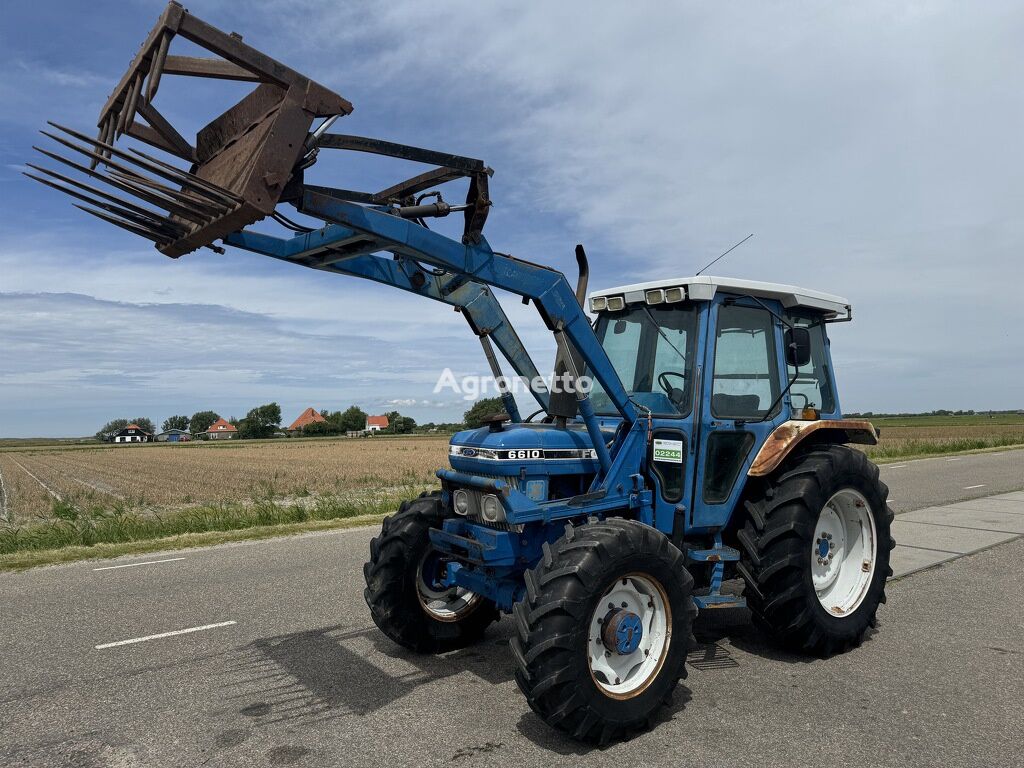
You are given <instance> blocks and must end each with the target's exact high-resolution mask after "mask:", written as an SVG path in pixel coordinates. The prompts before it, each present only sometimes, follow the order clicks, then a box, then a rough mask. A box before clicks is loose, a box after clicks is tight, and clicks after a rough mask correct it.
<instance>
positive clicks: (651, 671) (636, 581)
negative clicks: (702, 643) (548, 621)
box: [587, 573, 672, 699]
mask: <svg viewBox="0 0 1024 768" xmlns="http://www.w3.org/2000/svg"><path fill="white" fill-rule="evenodd" d="M609 622H615V625H616V626H622V625H624V624H628V625H629V627H630V628H636V627H639V629H640V637H639V642H636V640H635V637H634V635H633V633H630V635H629V638H630V640H631V641H632V642H631V644H630V646H629V647H630V650H629V652H626V653H620V652H618V651H617V650H613V649H612V648H610V647H609V645H608V643H606V637H607V632H608V626H609ZM587 640H588V642H587V645H588V656H589V660H590V675H591V677H592V678H593V679H594V682H595V683H596V684H597V687H598V689H599V690H601V692H602V693H604V694H605V695H607V696H609V697H611V698H613V699H628V698H632V697H633V696H638V695H639V694H640V693H642V692H643V690H644V689H645V688H647V686H648V685H650V683H651V681H652V680H654V678H655V677H657V676H658V672H659V671H660V670H661V667H662V665H663V664H664V662H665V657H666V655H667V654H668V649H669V645H670V644H671V641H672V613H671V609H670V608H669V605H668V598H667V597H666V595H665V590H664V589H663V588H662V586H661V585H660V584H659V583H658V582H657V581H655V580H654V579H652V578H651V577H649V576H645V575H641V574H637V573H631V574H627V575H626V576H623V577H621V578H619V579H617V580H616V581H615V583H614V584H612V585H611V587H609V588H608V590H607V591H606V592H605V593H604V595H603V596H602V597H601V599H600V601H598V604H597V607H596V608H595V610H594V612H593V614H592V615H591V617H590V626H589V631H588V635H587ZM633 645H635V649H633V648H632V646H633Z"/></svg>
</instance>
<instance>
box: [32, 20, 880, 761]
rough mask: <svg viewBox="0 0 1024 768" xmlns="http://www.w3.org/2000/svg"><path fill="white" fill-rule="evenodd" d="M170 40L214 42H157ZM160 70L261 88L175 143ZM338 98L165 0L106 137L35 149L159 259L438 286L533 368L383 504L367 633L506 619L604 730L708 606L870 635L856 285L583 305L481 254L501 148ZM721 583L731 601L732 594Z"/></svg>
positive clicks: (562, 282) (583, 727) (874, 487)
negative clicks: (457, 218) (514, 304)
mask: <svg viewBox="0 0 1024 768" xmlns="http://www.w3.org/2000/svg"><path fill="white" fill-rule="evenodd" d="M178 38H184V39H185V40H187V41H188V42H190V43H191V44H193V45H194V46H198V47H200V48H203V49H206V50H207V51H209V52H210V53H212V54H213V56H212V57H196V56H179V55H173V54H172V53H171V52H170V50H171V48H172V46H173V45H174V44H175V42H176V40H177V39H178ZM170 77H200V78H212V79H222V80H230V81H241V82H249V83H252V84H253V88H252V91H251V92H250V93H249V94H248V95H247V96H245V97H244V98H243V99H242V100H241V101H239V102H238V103H237V104H235V105H234V106H231V107H230V108H229V109H227V110H226V111H225V112H224V113H223V114H221V115H220V116H218V117H216V118H215V119H214V120H213V121H212V122H210V123H209V124H208V125H206V126H205V127H203V128H202V129H200V130H199V131H198V133H197V135H196V137H195V140H194V141H190V140H188V139H186V138H185V137H184V136H183V135H182V133H181V132H180V131H179V130H178V129H176V128H175V127H174V126H173V125H172V124H171V123H170V121H168V119H167V118H165V117H164V115H163V114H162V113H161V112H159V111H158V110H157V108H156V107H155V106H154V100H155V98H156V96H157V93H158V90H159V88H160V85H161V84H162V83H164V82H166V81H167V79H168V78H170ZM351 111H352V105H351V104H350V103H349V102H348V101H346V100H345V99H344V98H342V97H341V96H338V95H337V94H335V93H334V92H332V91H331V90H330V89H328V88H327V87H325V86H323V85H321V84H319V83H317V82H315V81H313V80H311V79H309V78H308V77H306V76H304V75H301V74H299V73H298V72H295V71H294V70H292V69H290V68H288V67H286V66H285V65H283V64H281V63H279V62H277V61H275V60H274V59H271V58H270V57H268V56H267V55H265V54H263V53H261V52H259V51H257V50H256V49H254V48H252V47H251V46H249V45H248V44H247V43H245V42H243V40H242V38H241V37H240V36H238V35H236V34H234V33H232V34H226V33H224V32H221V31H220V30H218V29H216V28H214V27H212V26H210V25H208V24H206V23H205V22H203V21H201V20H199V19H197V18H196V17H195V16H193V15H191V14H190V13H188V11H186V10H185V9H184V8H182V7H181V6H180V5H178V4H177V3H173V2H172V3H171V4H170V5H168V7H167V9H166V10H165V12H164V14H163V15H162V16H161V18H160V20H159V22H158V24H157V26H156V27H155V28H154V29H153V31H152V32H151V33H150V35H149V37H147V39H146V41H145V42H144V43H143V45H142V47H141V49H140V50H139V52H138V53H137V54H136V56H135V59H134V60H133V61H132V63H131V65H130V67H129V69H128V72H127V73H126V74H125V75H124V77H123V78H122V79H121V81H120V83H119V84H118V85H117V87H116V88H115V90H114V92H113V93H112V94H111V96H110V98H109V99H108V100H107V102H106V104H105V105H104V106H103V108H102V110H101V112H100V115H99V119H98V121H97V128H98V131H96V132H93V133H85V132H81V131H77V130H74V129H71V128H65V127H62V126H60V125H57V124H51V125H52V126H53V128H54V130H53V131H49V130H48V131H44V133H45V134H46V135H47V136H48V137H49V138H50V139H51V140H52V141H53V142H54V143H55V144H56V147H55V149H58V150H60V149H62V150H63V153H62V152H58V151H54V150H53V149H44V148H38V149H39V150H40V151H41V152H42V153H43V154H44V155H46V156H47V157H49V158H50V159H52V160H54V161H57V162H59V163H60V164H61V165H62V166H64V167H63V168H62V169H61V170H59V171H58V170H54V169H51V168H49V167H44V166H39V165H35V164H30V165H31V168H32V171H31V172H29V173H28V174H27V175H29V176H31V177H32V178H34V179H36V180H38V181H40V182H42V183H44V184H47V185H49V186H51V187H54V188H56V189H58V190H60V191H63V192H65V193H67V194H69V195H71V196H72V197H74V198H76V199H77V200H78V201H79V202H81V203H84V205H80V206H79V207H81V208H83V210H86V211H87V212H89V213H91V214H93V215H95V216H98V217H99V218H101V219H104V220H105V221H108V222H110V223H112V224H114V225H116V226H118V227H120V228H122V229H124V230H127V231H129V232H131V233H132V234H135V235H139V236H141V237H144V238H146V239H148V240H151V241H152V242H153V243H154V245H155V247H156V248H157V250H158V251H160V252H161V253H163V254H165V255H166V256H169V257H171V258H179V257H181V256H184V255H186V254H189V253H192V252H194V251H196V250H198V249H200V248H209V249H212V250H213V251H216V252H218V253H219V252H223V250H222V249H223V246H230V247H234V248H241V249H245V250H248V251H251V252H254V253H257V254H263V255H266V256H270V257H272V258H275V259H280V260H282V261H287V262H290V263H293V264H296V265H300V266H304V267H309V268H311V269H318V270H321V271H324V272H333V273H338V274H343V275H350V276H353V277H361V278H365V279H369V280H373V281H375V282H378V283H382V284H385V285H391V286H394V287H396V288H400V289H402V290H404V291H408V292H410V293H415V294H419V295H422V296H424V297H427V298H430V299H433V300H435V301H440V302H444V303H446V304H448V305H451V306H452V307H454V308H455V309H456V310H457V311H459V312H461V313H462V315H463V316H464V317H465V318H466V320H467V322H468V324H469V327H470V329H471V331H472V332H473V334H475V335H476V336H477V337H478V339H479V341H480V343H481V345H482V347H483V352H484V355H485V358H486V360H487V363H488V365H489V367H490V370H491V372H492V374H493V375H494V376H495V377H499V378H500V377H501V376H502V368H501V364H500V362H499V359H498V355H497V354H496V352H495V350H494V347H497V350H498V351H499V352H500V353H501V354H502V356H503V357H504V358H505V360H506V361H507V363H508V365H509V366H510V367H511V369H512V371H513V373H514V375H515V376H516V377H520V378H521V379H522V380H524V381H527V382H530V383H531V387H530V393H531V395H532V396H533V397H534V399H536V401H537V407H538V409H539V410H538V411H537V412H536V413H534V414H533V416H530V417H527V418H525V419H524V418H523V417H522V416H521V415H520V413H519V410H518V405H517V402H516V400H515V398H514V397H513V396H512V393H511V392H510V391H508V390H504V391H503V395H502V396H503V402H504V405H505V409H506V410H505V412H504V413H500V414H495V415H494V416H493V417H492V418H491V419H489V420H488V423H487V424H486V425H485V426H484V427H481V428H479V429H470V430H465V431H462V432H459V433H458V434H456V435H455V436H454V437H453V438H452V440H451V444H450V450H449V467H447V468H443V469H440V470H438V472H437V477H438V480H439V485H440V488H439V490H437V491H435V492H433V493H429V494H425V495H424V496H422V497H420V498H418V499H413V500H410V501H408V502H406V503H405V504H403V505H402V507H401V508H400V509H399V510H398V512H397V513H396V514H395V515H392V516H391V517H388V518H386V519H385V520H384V523H383V526H382V530H381V532H380V534H379V535H378V536H377V537H376V538H374V539H373V541H372V542H371V544H370V557H369V561H368V562H367V563H366V565H365V567H364V575H365V580H366V589H365V597H366V602H367V605H368V607H369V611H370V616H371V617H372V619H373V621H374V623H375V624H376V625H377V626H378V627H379V628H380V630H381V631H382V632H383V633H384V634H385V635H387V636H388V637H390V638H391V639H392V640H394V641H395V642H396V643H398V644H399V645H400V646H404V647H405V648H407V649H410V650H411V651H413V652H417V653H442V652H445V651H450V650H453V649H457V648H461V647H464V646H467V645H469V644H471V643H474V642H477V641H478V640H480V638H481V637H482V636H483V634H484V633H485V631H486V630H487V628H488V626H489V625H490V624H491V623H493V622H494V621H496V620H497V619H498V618H499V617H500V615H501V614H502V613H505V614H511V616H512V622H513V624H514V627H515V630H514V633H513V636H512V639H511V642H510V645H511V655H512V660H513V665H514V668H515V679H516V682H517V683H518V685H519V687H520V689H521V690H522V692H523V693H524V695H525V696H526V698H527V701H528V703H529V705H530V707H531V708H532V709H533V710H534V711H535V712H536V713H537V714H538V715H539V716H540V717H541V718H542V719H543V720H545V721H546V722H547V723H549V724H550V725H552V726H553V727H555V728H557V729H559V730H561V731H563V732H565V733H567V734H569V735H570V736H572V737H573V738H576V739H579V740H581V741H585V742H596V743H605V742H608V741H610V740H615V739H619V738H623V737H626V736H628V735H629V734H631V733H632V732H634V731H636V730H638V729H640V728H646V727H650V726H651V725H652V724H653V723H654V722H655V720H656V718H657V716H658V711H659V709H660V707H661V706H662V705H663V704H664V703H665V702H666V701H668V700H669V697H670V696H671V694H672V691H673V689H674V688H675V687H676V685H677V683H678V681H679V679H680V678H682V677H685V675H686V668H685V661H686V655H687V652H688V650H689V648H690V644H691V642H692V625H693V621H694V617H695V615H696V613H697V610H698V609H701V610H713V609H720V608H730V607H733V608H735V607H741V606H748V607H749V609H750V611H751V614H752V616H753V619H754V621H755V622H756V623H757V624H758V625H759V626H760V627H761V628H762V629H763V630H764V631H765V633H766V634H767V635H768V636H769V637H770V638H771V639H772V640H773V641H775V642H776V643H778V644H779V645H781V646H783V647H785V648H787V649H789V650H791V651H795V652H799V653H805V654H810V655H817V656H829V655H831V654H834V653H838V652H843V651H846V650H849V649H851V648H854V647H856V646H858V645H860V643H861V642H862V640H863V639H864V637H865V635H866V634H867V632H868V631H869V628H870V627H872V626H874V624H875V619H876V611H877V609H878V606H879V604H880V603H882V602H884V600H885V592H884V590H885V582H886V577H887V576H889V575H891V573H892V571H891V570H890V568H889V553H890V550H891V549H892V547H893V541H892V537H891V535H890V523H891V521H892V512H891V510H890V509H889V508H888V506H887V502H886V499H887V495H888V494H887V489H886V487H885V485H884V484H883V483H882V482H881V481H880V480H879V476H878V469H877V468H876V467H875V466H874V465H873V464H872V463H871V462H870V461H868V459H867V458H866V457H865V455H864V454H863V453H862V452H859V451H857V450H854V449H853V448H851V447H850V444H851V443H864V444H873V443H875V442H877V433H876V431H875V430H874V428H873V427H872V426H871V424H869V423H868V422H864V421H857V420H850V419H844V418H843V416H842V411H841V409H840V405H839V397H838V392H837V388H836V382H835V377H834V372H833V366H832V360H831V354H830V351H829V344H828V337H827V327H828V325H829V324H830V323H833V322H840V321H845V320H850V319H851V317H852V312H851V308H850V304H849V302H847V301H846V300H845V299H842V298H840V297H837V296H833V295H830V294H825V293H820V292H817V291H811V290H805V289H800V288H796V287H794V286H789V285H780V284H774V283H762V282H754V281H744V280H734V279H726V278H715V277H709V276H699V277H681V278H667V279H664V280H658V281H653V282H649V283H641V284H635V285H626V286H622V287H618V288H611V289H608V290H601V291H597V292H594V293H592V294H591V295H590V297H589V305H588V306H587V309H589V310H590V314H591V315H592V316H593V318H594V320H593V321H592V320H591V318H590V316H588V313H587V311H585V305H586V302H587V295H586V289H587V286H586V283H587V275H588V273H589V270H588V269H587V264H586V255H585V253H584V252H583V249H582V248H581V247H577V254H576V255H577V259H578V261H579V264H580V279H579V281H578V282H577V285H576V286H575V287H574V286H572V285H570V283H569V281H568V280H567V279H566V277H565V276H564V275H563V274H562V273H561V272H559V271H557V270H554V269H551V268H549V267H546V266H542V265H540V264H536V263H533V262H529V261H526V260H523V259H519V258H516V257H514V256H511V255H508V254H505V253H501V252H498V251H495V250H492V248H491V246H490V245H489V243H488V242H487V240H486V238H485V237H484V235H483V229H484V225H485V223H486V220H487V216H488V212H489V208H490V205H491V201H490V199H489V197H488V179H489V178H490V176H491V174H492V171H491V169H490V168H488V167H487V166H486V165H485V164H484V163H483V162H481V161H479V160H475V159H472V158H468V157H462V156H459V155H453V154H448V153H443V152H436V151H431V150H425V149H419V148H416V147H411V146H407V145H402V144H396V143H392V142H387V141H382V140H378V139H369V138H364V137H358V136H349V135H343V134H338V133H332V132H331V130H330V129H331V128H332V127H333V125H334V123H335V121H336V120H337V119H338V118H340V117H344V116H345V115H347V114H349V113H350V112H351ZM141 144H145V145H147V146H146V149H145V150H143V149H141V148H140V146H141ZM154 150H155V152H156V154H154ZM331 150H346V151H349V152H363V153H373V154H376V155H380V156H385V157H390V158H397V159H401V160H406V161H413V162H417V163H420V164H424V165H425V166H427V169H426V170H424V171H422V172H421V173H419V174H417V175H415V176H413V177H411V178H408V179H405V180H403V181H399V182H397V183H395V184H394V185H392V186H390V187H388V188H386V189H383V190H380V191H377V192H364V191H353V190H349V189H341V188H337V187H332V186H325V185H317V184H312V183H309V182H308V181H307V177H309V176H312V175H313V173H315V170H314V166H315V164H316V162H317V160H318V159H319V157H320V155H321V154H322V153H323V152H327V151H331ZM459 179H465V180H466V182H464V183H465V184H466V188H467V195H466V198H465V201H464V202H461V203H458V204H452V203H449V202H446V201H445V200H444V198H443V196H442V194H441V188H442V187H443V186H444V185H445V184H448V183H450V182H453V181H455V180H459ZM285 206H290V207H291V208H293V209H294V210H295V211H297V212H298V213H299V214H302V215H304V216H305V217H307V218H306V219H303V221H307V222H308V220H309V219H313V220H316V221H317V224H316V225H315V226H308V225H307V224H304V223H302V222H300V221H295V220H293V219H292V218H290V217H289V216H288V215H285V214H284V213H282V211H281V209H282V208H283V207H285ZM452 213H461V214H462V217H463V226H462V234H461V237H459V238H458V239H455V238H452V237H448V236H446V235H444V234H441V233H439V232H437V231H435V230H433V229H431V228H430V227H429V222H431V221H432V220H434V219H436V218H440V217H444V216H448V215H450V214H452ZM261 221H263V222H265V223H264V225H263V226H262V227H261V228H260V229H257V228H256V226H255V225H257V224H258V223H259V222H261ZM218 243H219V244H218ZM494 289H501V290H503V291H507V292H509V293H512V294H515V295H518V296H519V297H521V298H522V300H523V301H524V303H529V304H532V305H533V306H534V307H535V308H536V309H537V311H538V313H539V314H540V318H541V321H542V322H543V323H544V325H545V326H546V327H547V329H548V330H549V331H550V332H551V333H552V334H553V336H554V340H555V342H556V345H557V348H558V356H557V360H556V365H555V373H556V376H554V377H553V378H552V379H551V382H552V383H551V386H549V387H548V386H542V385H541V384H540V379H541V377H540V376H539V373H538V369H537V367H536V366H535V365H534V363H533V361H532V360H531V358H530V356H529V354H528V353H527V352H526V350H525V348H524V347H523V345H522V343H521V341H520V339H519V337H518V335H517V334H516V331H515V329H514V328H513V327H512V326H511V324H510V322H509V320H508V318H507V316H506V315H505V313H504V311H503V310H502V308H501V305H500V304H499V302H498V301H497V299H496V297H495V294H494ZM736 579H739V580H741V582H742V584H743V589H742V594H741V595H737V594H736V591H737V590H723V582H724V581H726V580H736Z"/></svg>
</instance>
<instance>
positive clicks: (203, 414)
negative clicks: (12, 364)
mask: <svg viewBox="0 0 1024 768" xmlns="http://www.w3.org/2000/svg"><path fill="white" fill-rule="evenodd" d="M503 410H504V405H503V404H502V402H501V398H499V397H490V398H485V399H483V400H478V401H477V402H476V403H474V404H473V407H471V408H470V409H469V410H468V411H466V412H465V413H464V414H463V420H462V422H441V423H435V422H428V423H426V424H417V423H416V420H415V419H413V418H412V417H411V416H403V415H402V414H401V413H399V412H398V411H390V412H389V413H387V414H385V415H386V416H387V419H388V426H387V427H386V428H385V429H382V430H381V432H382V433H383V434H390V435H408V434H413V433H421V434H422V433H431V432H456V431H458V430H459V429H463V428H475V427H479V426H481V425H482V424H483V419H484V418H485V417H487V416H489V415H491V414H494V413H498V412H500V411H503ZM320 415H321V416H323V417H324V420H323V421H317V422H313V423H312V424H307V425H306V426H305V427H303V429H302V435H303V436H308V437H316V436H323V437H326V436H330V435H344V434H347V433H349V432H361V431H362V430H364V429H365V428H366V419H367V414H366V411H364V410H363V409H362V408H360V407H359V406H358V405H351V406H349V407H348V408H346V409H345V410H344V411H328V410H323V411H320ZM220 418H221V417H220V415H219V414H218V413H217V412H216V411H197V412H196V413H193V414H192V415H191V416H184V415H175V416H168V417H167V418H166V419H164V421H163V424H162V425H161V431H162V432H168V431H170V430H172V429H178V430H181V431H183V432H190V433H191V434H193V435H196V436H199V435H204V434H205V433H206V430H208V429H209V428H210V427H211V425H213V424H214V422H216V421H217V420H218V419H220ZM227 421H228V423H230V424H232V425H233V426H234V427H235V428H236V429H237V430H238V437H239V438H241V439H246V440H262V439H266V438H270V437H273V436H274V435H275V434H276V433H278V432H280V430H281V406H279V405H278V404H277V403H267V404H266V405H259V406H257V407H255V408H253V409H252V410H251V411H249V413H247V414H246V416H245V418H244V419H236V418H234V417H231V418H229V419H227ZM129 424H136V425H137V426H138V427H139V428H140V429H142V430H143V431H144V432H148V433H149V434H151V435H153V434H156V432H157V430H156V428H155V426H154V424H153V421H152V420H151V419H149V418H147V417H145V416H140V417H138V418H135V419H112V420H111V421H108V422H107V423H106V424H104V425H103V427H102V428H101V429H100V430H99V431H98V432H97V433H96V439H97V440H100V441H107V442H109V441H111V440H113V438H114V435H115V434H116V433H117V432H119V431H120V430H122V429H124V428H125V427H127V426H128V425H129Z"/></svg>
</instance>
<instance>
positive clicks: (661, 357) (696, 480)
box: [590, 276, 852, 533]
mask: <svg viewBox="0 0 1024 768" xmlns="http://www.w3.org/2000/svg"><path fill="white" fill-rule="evenodd" d="M590 310H591V312H592V313H593V314H594V315H596V316H597V323H596V333H597V336H598V339H599V340H600V342H601V345H602V347H603V348H604V350H605V352H606V353H607V354H608V358H609V359H610V360H611V362H612V365H613V366H614V367H615V370H616V373H617V374H618V376H619V378H620V379H621V381H622V383H623V386H624V387H625V389H626V391H627V393H628V395H629V397H630V400H631V401H632V402H633V403H635V404H636V406H637V407H638V408H639V409H640V410H641V412H642V414H643V415H644V416H646V417H647V418H648V420H649V421H650V424H651V428H652V433H651V440H650V446H649V450H648V451H647V455H646V457H645V458H646V470H647V471H646V478H647V480H648V481H649V482H650V483H651V485H652V489H653V490H654V507H655V520H656V524H657V527H659V528H661V529H662V530H666V531H671V530H674V529H675V523H674V522H673V517H674V516H675V515H677V514H680V512H679V507H680V506H682V507H684V508H685V513H683V514H684V519H685V523H684V530H685V531H686V532H687V533H693V532H701V531H704V532H710V531H714V530H716V529H720V528H722V527H723V526H724V525H725V524H726V523H727V522H728V520H729V518H730V515H731V512H732V509H733V506H734V504H735V503H736V501H737V498H738V496H739V495H740V493H742V490H743V487H744V482H742V478H743V477H744V476H745V475H746V473H747V471H748V470H749V469H750V467H751V464H752V463H753V462H754V459H755V456H756V455H757V452H758V451H757V449H759V448H761V446H763V445H764V444H765V442H766V439H767V437H768V436H769V435H770V434H771V433H772V432H773V431H774V430H775V429H776V428H777V427H779V426H780V425H781V424H783V423H785V422H788V421H815V420H835V419H840V418H841V412H840V407H839V398H838V394H837V389H836V385H835V380H834V377H833V367H832V360H831V356H830V353H829V344H828V335H827V332H826V325H827V324H828V323H831V322H837V321H845V320H849V319H850V318H851V312H852V310H851V306H850V303H849V302H848V301H847V300H846V299H844V298H842V297H839V296H833V295H831V294H826V293H821V292H818V291H810V290H806V289H802V288H797V287H795V286H791V285H781V284H775V283H763V282H755V281H749V280H736V279H733V278H722V277H711V276H698V277H690V278H679V279H675V280H661V281H656V282H649V283H641V284H637V285H628V286H623V287H619V288H611V289H608V290H603V291H598V292H595V293H593V294H592V295H591V297H590ZM591 400H592V402H593V407H594V410H595V412H596V413H597V414H598V415H599V416H600V418H601V425H602V427H603V428H607V427H609V426H611V425H612V424H614V423H615V422H616V421H617V420H618V414H617V413H616V412H615V409H614V407H613V405H612V404H611V402H610V400H609V398H608V396H607V395H606V394H605V392H604V391H603V389H602V388H601V385H600V383H595V386H594V390H593V391H592V393H591Z"/></svg>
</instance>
